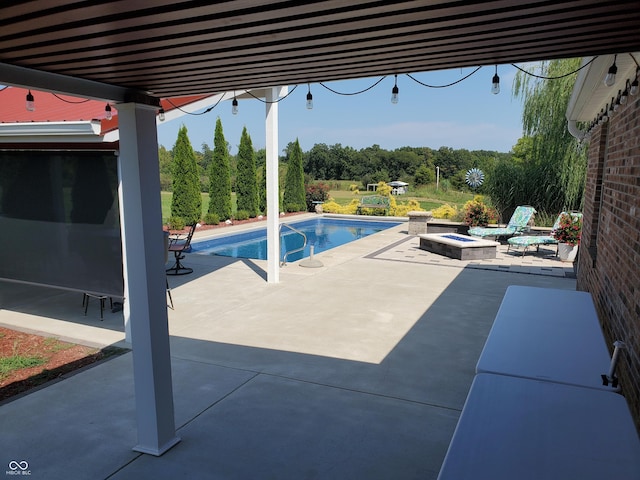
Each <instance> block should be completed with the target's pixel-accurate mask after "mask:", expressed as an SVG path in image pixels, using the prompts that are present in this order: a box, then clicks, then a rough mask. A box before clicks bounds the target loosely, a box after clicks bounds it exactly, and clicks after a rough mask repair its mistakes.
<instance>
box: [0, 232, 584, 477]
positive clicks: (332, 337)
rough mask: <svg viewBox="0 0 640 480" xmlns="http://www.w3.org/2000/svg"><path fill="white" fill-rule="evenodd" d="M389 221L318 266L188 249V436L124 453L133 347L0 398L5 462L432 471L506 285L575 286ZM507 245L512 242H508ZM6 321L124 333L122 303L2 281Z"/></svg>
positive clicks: (182, 420) (49, 467)
mask: <svg viewBox="0 0 640 480" xmlns="http://www.w3.org/2000/svg"><path fill="white" fill-rule="evenodd" d="M406 229H407V225H406V224H405V225H400V226H398V227H394V228H392V229H389V230H387V231H384V232H381V233H379V234H376V235H373V236H370V237H367V238H365V239H362V240H359V241H358V242H354V243H351V244H348V245H345V246H343V247H340V248H337V249H334V250H330V251H327V252H323V253H321V254H318V255H316V258H317V259H318V260H321V261H322V262H323V264H324V265H325V266H324V267H321V268H313V269H310V268H300V267H299V266H298V265H297V264H296V263H291V264H289V265H288V266H286V267H284V268H282V270H281V274H280V278H281V283H279V284H277V285H269V284H267V283H266V282H265V280H264V279H265V276H266V275H265V273H264V270H265V269H266V262H265V261H254V260H239V259H231V258H225V257H207V256H200V255H193V254H192V255H188V256H187V258H186V259H185V260H184V263H185V264H188V265H189V266H190V267H193V268H194V273H193V274H191V275H185V276H183V277H180V278H170V279H169V282H170V283H171V287H172V290H173V300H174V303H175V310H170V311H169V323H170V333H171V349H172V350H171V353H172V365H173V383H174V403H175V416H176V425H177V427H178V428H179V431H178V435H179V436H180V437H181V438H182V442H181V443H179V444H178V445H176V446H175V447H174V448H173V449H171V450H170V451H168V452H167V453H165V454H164V455H163V456H162V457H159V458H156V457H152V456H148V455H142V454H139V453H136V452H134V451H133V450H131V448H132V447H133V446H134V445H135V444H136V425H135V417H134V399H133V378H132V366H131V355H132V354H131V353H128V354H125V355H123V356H120V357H118V358H115V359H112V360H109V361H107V362H104V363H102V364H100V365H98V366H95V367H93V368H89V369H86V370H84V371H82V372H80V373H78V374H76V375H73V376H70V377H69V378H66V379H64V380H63V381H60V382H58V383H55V384H53V385H50V386H47V387H46V388H43V389H41V390H39V391H36V392H33V393H31V394H29V395H26V396H24V397H22V398H18V399H16V400H14V401H11V402H8V403H5V404H3V405H2V406H1V407H0V424H1V425H2V432H3V434H2V437H3V440H2V442H1V443H2V448H1V449H0V451H1V452H2V453H0V462H4V464H5V465H8V463H9V462H11V461H27V462H28V463H29V469H30V471H31V476H32V478H46V479H58V478H59V479H67V478H78V479H84V478H86V479H98V478H110V479H130V478H157V479H165V478H166V479H169V478H176V477H177V476H182V477H187V478H212V479H217V478H220V479H223V478H224V479H247V478H278V479H296V480H298V479H304V478H313V479H325V478H326V479H342V478H344V479H347V478H348V479H356V478H358V479H359V478H367V479H376V478H380V479H388V478H394V479H408V478H421V479H435V478H436V477H437V475H438V471H439V469H440V465H441V463H442V460H443V458H444V456H445V453H446V451H447V447H448V445H449V441H450V439H451V436H452V434H453V431H454V428H455V426H456V422H457V419H458V417H459V414H460V411H461V409H462V407H463V404H464V401H465V398H466V395H467V392H468V390H469V387H470V385H471V382H472V379H473V377H474V373H475V372H474V369H475V364H476V361H477V359H478V357H479V355H480V352H481V351H482V347H483V345H484V342H485V339H486V336H487V334H488V332H489V330H490V328H491V325H492V322H493V319H494V317H495V315H496V312H497V310H498V307H499V305H500V302H501V300H502V297H503V295H504V292H505V290H506V288H507V286H509V285H530V286H541V287H549V288H561V289H569V290H574V289H575V280H574V279H573V278H571V277H572V273H573V269H572V266H571V265H565V264H562V263H561V262H559V261H558V260H557V259H555V257H554V256H553V255H554V253H555V252H554V251H553V250H549V252H547V253H548V255H545V254H544V253H542V250H541V253H540V254H533V253H532V254H527V255H525V256H524V257H521V255H520V253H518V252H515V253H514V254H513V255H511V254H506V253H504V252H500V250H501V249H500V247H499V253H498V258H496V259H493V260H491V261H489V260H480V261H471V262H462V261H459V260H452V259H448V258H446V257H441V256H439V255H436V254H430V253H429V252H425V251H422V250H419V248H418V239H417V237H410V236H408V235H407V234H406ZM504 249H505V250H506V246H505V247H504ZM0 288H1V289H0V324H1V325H3V326H7V327H9V328H20V329H27V330H30V331H37V332H44V333H46V334H48V335H54V336H61V337H63V338H64V339H69V340H75V341H78V342H83V343H90V344H93V345H109V344H113V343H119V342H120V341H121V340H122V339H123V338H124V335H123V333H122V332H123V328H122V315H121V313H109V312H105V320H104V321H103V322H100V319H99V313H98V312H97V311H96V312H94V313H95V315H92V311H91V310H90V311H89V315H88V316H87V317H84V316H83V309H82V306H81V295H80V294H77V293H69V292H63V291H57V290H51V289H44V288H34V287H29V286H26V285H20V284H11V283H4V282H3V283H0Z"/></svg>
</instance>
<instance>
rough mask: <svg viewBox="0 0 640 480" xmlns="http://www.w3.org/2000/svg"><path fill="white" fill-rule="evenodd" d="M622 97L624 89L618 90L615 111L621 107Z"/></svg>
mask: <svg viewBox="0 0 640 480" xmlns="http://www.w3.org/2000/svg"><path fill="white" fill-rule="evenodd" d="M620 97H622V90H618V98H616V103H615V105H614V106H613V111H614V112H617V111H618V109H619V108H620Z"/></svg>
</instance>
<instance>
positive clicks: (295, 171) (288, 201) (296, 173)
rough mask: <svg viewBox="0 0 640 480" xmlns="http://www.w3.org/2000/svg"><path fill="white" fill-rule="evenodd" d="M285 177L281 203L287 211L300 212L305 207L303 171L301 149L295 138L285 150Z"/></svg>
mask: <svg viewBox="0 0 640 480" xmlns="http://www.w3.org/2000/svg"><path fill="white" fill-rule="evenodd" d="M287 153H288V156H289V159H288V162H287V177H286V179H285V184H284V196H283V205H284V209H285V210H286V211H287V212H301V211H305V210H306V209H307V203H306V194H305V190H304V171H303V165H302V149H301V148H300V143H299V142H298V139H297V138H296V142H295V143H294V144H293V146H292V148H289V149H288V150H287Z"/></svg>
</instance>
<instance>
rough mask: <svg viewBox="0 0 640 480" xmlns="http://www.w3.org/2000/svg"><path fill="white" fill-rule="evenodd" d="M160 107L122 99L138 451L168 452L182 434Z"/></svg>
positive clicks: (122, 166)
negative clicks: (177, 416) (172, 344)
mask: <svg viewBox="0 0 640 480" xmlns="http://www.w3.org/2000/svg"><path fill="white" fill-rule="evenodd" d="M155 117H156V108H152V107H148V106H144V105H139V104H133V103H125V104H118V122H119V129H120V156H119V166H120V169H121V171H120V178H121V182H122V183H121V185H120V188H121V190H122V203H121V205H120V208H121V209H122V214H121V218H122V219H123V221H122V227H121V228H122V242H123V253H124V255H125V256H124V262H125V265H126V268H125V271H126V274H127V277H128V278H127V280H128V281H127V286H128V294H129V298H126V299H125V302H127V303H128V304H129V311H130V315H131V321H130V329H131V343H132V350H133V375H134V383H135V398H136V419H137V424H138V444H137V445H136V446H135V447H134V450H136V451H139V452H143V453H149V454H151V455H162V454H163V453H164V452H166V451H167V450H168V449H170V448H171V447H173V446H174V445H175V444H176V443H178V442H179V441H180V438H178V437H177V436H176V431H175V420H174V409H173V388H172V381H171V357H170V352H169V326H168V317H167V299H166V283H165V282H166V277H165V271H164V240H163V236H162V209H161V204H160V174H159V163H158V139H157V130H156V121H155Z"/></svg>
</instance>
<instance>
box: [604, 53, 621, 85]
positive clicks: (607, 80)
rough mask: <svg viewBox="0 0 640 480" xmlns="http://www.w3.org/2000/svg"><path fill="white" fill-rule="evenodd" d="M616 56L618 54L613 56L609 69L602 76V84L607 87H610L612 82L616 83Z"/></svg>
mask: <svg viewBox="0 0 640 480" xmlns="http://www.w3.org/2000/svg"><path fill="white" fill-rule="evenodd" d="M616 58H618V55H617V54H616V55H614V56H613V64H612V65H611V66H610V67H609V71H608V72H607V76H606V77H604V84H605V85H606V86H607V87H612V86H613V84H614V83H616V74H617V73H618V66H617V65H616Z"/></svg>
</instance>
